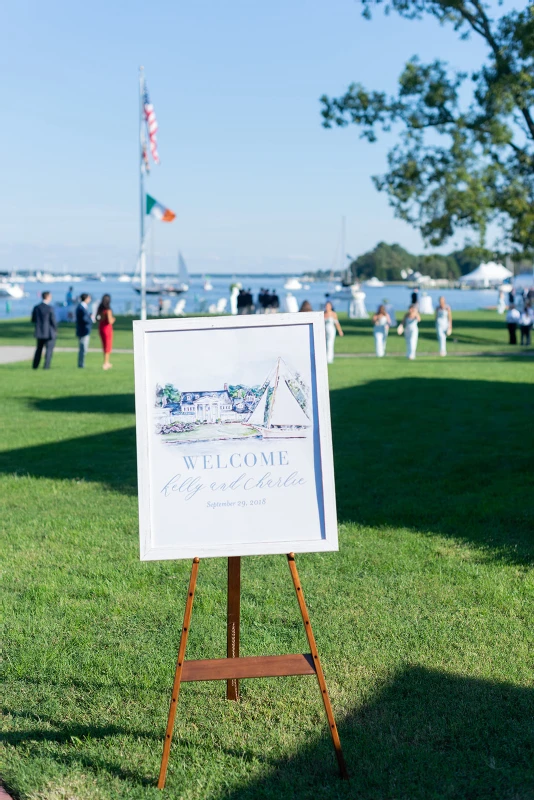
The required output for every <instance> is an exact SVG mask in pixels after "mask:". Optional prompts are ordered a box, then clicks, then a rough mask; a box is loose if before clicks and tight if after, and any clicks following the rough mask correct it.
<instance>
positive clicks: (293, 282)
mask: <svg viewBox="0 0 534 800" xmlns="http://www.w3.org/2000/svg"><path fill="white" fill-rule="evenodd" d="M284 289H287V291H288V292H295V291H298V290H299V289H302V283H301V282H300V281H299V279H298V278H288V279H287V281H286V282H285V283H284Z"/></svg>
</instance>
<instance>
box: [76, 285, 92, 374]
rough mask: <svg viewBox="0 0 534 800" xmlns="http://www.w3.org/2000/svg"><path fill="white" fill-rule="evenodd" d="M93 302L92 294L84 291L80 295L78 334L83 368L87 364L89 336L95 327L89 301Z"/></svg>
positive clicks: (80, 359)
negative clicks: (86, 355)
mask: <svg viewBox="0 0 534 800" xmlns="http://www.w3.org/2000/svg"><path fill="white" fill-rule="evenodd" d="M90 302H91V295H90V294H87V293H85V292H84V293H83V294H81V295H80V302H79V304H78V307H77V308H76V336H77V337H78V341H79V343H80V346H79V349H78V367H79V368H80V369H83V367H84V366H85V354H86V353H87V351H88V349H89V337H90V335H91V328H92V327H93V320H92V319H91V315H90V313H89V303H90Z"/></svg>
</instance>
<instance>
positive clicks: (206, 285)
mask: <svg viewBox="0 0 534 800" xmlns="http://www.w3.org/2000/svg"><path fill="white" fill-rule="evenodd" d="M203 288H204V291H205V292H211V290H212V289H213V284H212V282H211V281H210V278H209V275H206V276H205V277H204V283H203Z"/></svg>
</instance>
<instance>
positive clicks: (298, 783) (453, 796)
mask: <svg viewBox="0 0 534 800" xmlns="http://www.w3.org/2000/svg"><path fill="white" fill-rule="evenodd" d="M533 716H534V689H525V688H519V687H514V686H510V685H509V684H504V683H496V682H492V681H486V680H476V679H472V678H465V677H460V676H455V675H447V674H445V673H443V672H437V671H433V670H428V669H425V668H423V667H418V666H417V667H408V668H406V669H404V670H403V671H401V672H400V673H398V674H396V675H395V676H394V677H393V679H392V680H391V681H390V682H389V683H387V684H386V685H384V686H383V687H382V689H381V690H380V691H379V692H378V694H377V695H376V696H375V697H374V699H373V700H371V701H370V702H369V703H367V704H366V705H364V706H363V707H361V708H359V709H356V710H354V711H352V712H351V713H350V714H348V715H347V717H346V718H345V719H344V720H341V721H340V724H339V733H340V737H341V743H342V746H343V750H344V754H345V758H346V761H347V766H348V769H349V773H350V781H349V782H345V781H341V780H340V779H339V777H338V776H337V769H336V764H335V758H334V756H333V748H332V743H331V741H330V737H329V735H328V733H327V732H325V734H324V735H322V736H321V737H320V738H318V740H317V741H315V742H313V743H312V744H310V745H309V746H307V747H305V748H303V749H301V750H300V751H299V752H298V753H297V755H296V756H295V757H293V758H288V759H285V760H283V761H279V762H278V763H276V764H275V765H274V767H273V768H272V771H270V772H269V774H268V775H267V776H266V777H262V778H260V779H258V780H256V781H254V782H252V783H251V784H249V785H247V786H245V787H242V788H238V789H235V790H233V791H229V792H225V793H221V794H220V795H219V797H220V798H221V800H222V798H223V797H224V798H226V800H262V799H263V798H265V800H267V798H269V800H270V799H271V798H274V797H276V798H293V799H294V800H317V798H322V799H323V800H334V798H335V800H338V799H340V800H343V799H345V798H346V799H347V800H349V798H350V800H353V799H354V798H358V800H441V798H443V800H466V798H469V800H488V798H495V799H496V800H497V799H498V800H527V798H532V797H534V728H533V726H532V718H533ZM255 751H256V752H255V756H256V759H261V745H260V743H258V745H257V746H256V747H255ZM171 758H172V756H171Z"/></svg>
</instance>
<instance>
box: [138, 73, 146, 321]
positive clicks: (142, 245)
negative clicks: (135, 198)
mask: <svg viewBox="0 0 534 800" xmlns="http://www.w3.org/2000/svg"><path fill="white" fill-rule="evenodd" d="M144 83H145V75H144V67H139V195H140V198H139V199H140V218H139V266H140V272H141V319H142V320H146V252H145V163H144V157H145V150H144V148H145V144H144V136H145V134H144V128H143V125H144V109H143V92H144Z"/></svg>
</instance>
